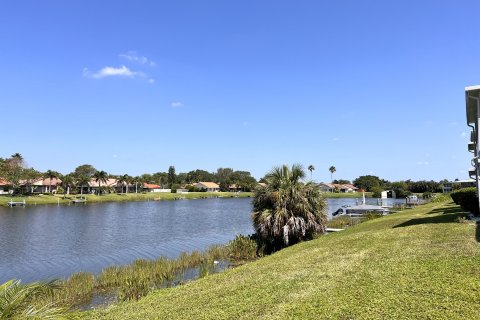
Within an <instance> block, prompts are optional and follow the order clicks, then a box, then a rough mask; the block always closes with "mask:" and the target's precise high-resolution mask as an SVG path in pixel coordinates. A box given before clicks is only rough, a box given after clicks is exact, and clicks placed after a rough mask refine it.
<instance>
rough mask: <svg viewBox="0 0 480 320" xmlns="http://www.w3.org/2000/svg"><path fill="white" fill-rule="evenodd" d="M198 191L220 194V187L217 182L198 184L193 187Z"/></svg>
mask: <svg viewBox="0 0 480 320" xmlns="http://www.w3.org/2000/svg"><path fill="white" fill-rule="evenodd" d="M193 186H194V187H195V188H197V189H201V190H204V191H207V192H219V191H220V186H219V185H218V184H216V183H215V182H197V183H195V184H194V185H193Z"/></svg>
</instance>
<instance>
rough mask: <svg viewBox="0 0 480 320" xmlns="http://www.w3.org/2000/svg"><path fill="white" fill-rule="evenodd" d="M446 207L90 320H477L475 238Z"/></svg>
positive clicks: (479, 295)
mask: <svg viewBox="0 0 480 320" xmlns="http://www.w3.org/2000/svg"><path fill="white" fill-rule="evenodd" d="M459 214H460V209H458V207H456V206H454V205H452V204H448V205H445V204H428V205H425V206H423V207H420V208H417V209H414V210H410V211H406V212H403V213H398V214H394V215H391V216H387V217H383V218H380V219H376V220H372V221H369V222H365V223H363V224H360V225H357V226H355V227H351V228H350V229H347V230H346V231H343V232H339V233H335V234H330V235H328V236H324V237H320V238H319V239H317V240H314V241H310V242H305V243H302V244H299V245H296V246H293V247H290V248H288V249H285V250H282V251H281V252H278V253H277V254H274V255H272V256H269V257H266V258H263V259H260V260H258V261H256V262H253V263H249V264H247V265H244V266H241V267H238V268H235V269H232V270H229V271H227V272H225V273H223V274H217V275H211V276H207V277H206V278H203V279H201V280H198V281H194V282H190V283H188V284H186V285H184V286H181V287H177V288H172V289H165V290H160V291H157V292H154V293H152V294H150V295H149V296H147V297H146V298H144V299H142V300H140V301H139V302H130V303H123V304H119V305H113V306H111V307H109V308H107V309H106V310H100V311H95V312H90V313H86V314H83V315H84V316H85V317H86V318H88V319H91V318H93V319H97V318H98V319H104V318H106V319H318V318H322V319H475V318H476V319H478V314H479V310H478V306H479V305H480V244H479V242H477V240H479V238H480V232H479V230H477V232H476V230H475V226H474V225H471V224H462V223H458V222H455V219H456V217H457V216H458V215H459Z"/></svg>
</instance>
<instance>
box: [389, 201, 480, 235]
mask: <svg viewBox="0 0 480 320" xmlns="http://www.w3.org/2000/svg"><path fill="white" fill-rule="evenodd" d="M439 213H442V214H439ZM427 214H429V215H430V214H437V215H436V216H434V217H425V218H414V219H410V220H408V221H405V222H402V223H400V224H397V225H396V226H394V228H400V227H408V226H414V225H419V224H429V223H452V222H455V221H456V220H457V219H458V217H462V216H465V212H464V211H463V210H462V208H460V207H458V206H455V207H450V208H440V209H434V210H432V211H430V212H427ZM479 237H480V235H479V230H478V227H477V240H478V238H479Z"/></svg>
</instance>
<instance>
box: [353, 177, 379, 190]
mask: <svg viewBox="0 0 480 320" xmlns="http://www.w3.org/2000/svg"><path fill="white" fill-rule="evenodd" d="M353 184H354V185H355V187H357V188H360V189H364V190H366V191H373V190H374V189H378V188H382V186H383V182H382V180H380V178H379V177H377V176H372V175H366V176H360V177H358V178H357V179H355V180H353Z"/></svg>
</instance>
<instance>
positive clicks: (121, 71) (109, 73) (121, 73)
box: [83, 66, 144, 79]
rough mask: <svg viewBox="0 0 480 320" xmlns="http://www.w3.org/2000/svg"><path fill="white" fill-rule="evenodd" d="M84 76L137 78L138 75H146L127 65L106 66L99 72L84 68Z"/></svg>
mask: <svg viewBox="0 0 480 320" xmlns="http://www.w3.org/2000/svg"><path fill="white" fill-rule="evenodd" d="M83 76H85V77H87V78H94V79H100V78H105V77H125V78H136V77H142V76H144V74H143V73H142V72H136V71H132V70H130V69H129V68H127V67H126V66H121V67H119V68H115V67H104V68H102V69H100V70H99V71H97V72H92V71H90V70H89V69H87V68H84V69H83Z"/></svg>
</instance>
